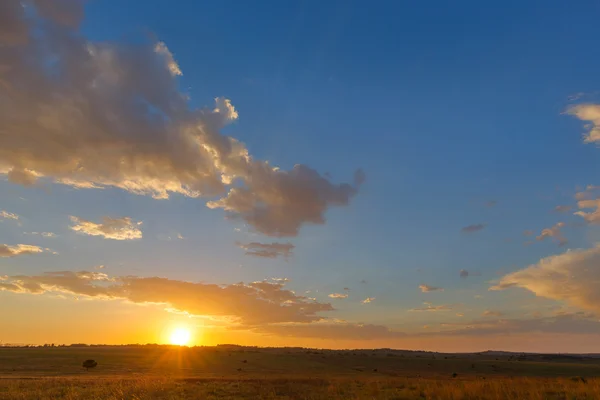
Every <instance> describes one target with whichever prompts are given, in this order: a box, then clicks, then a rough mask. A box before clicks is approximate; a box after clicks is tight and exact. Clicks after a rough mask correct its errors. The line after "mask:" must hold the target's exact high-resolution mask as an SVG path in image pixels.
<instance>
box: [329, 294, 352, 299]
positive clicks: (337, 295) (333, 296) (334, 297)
mask: <svg viewBox="0 0 600 400" xmlns="http://www.w3.org/2000/svg"><path fill="white" fill-rule="evenodd" d="M328 297H330V298H332V299H347V298H348V295H347V294H346V293H331V294H330V295H329V296H328Z"/></svg>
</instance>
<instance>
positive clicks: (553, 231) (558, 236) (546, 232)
mask: <svg viewBox="0 0 600 400" xmlns="http://www.w3.org/2000/svg"><path fill="white" fill-rule="evenodd" d="M564 226H565V223H564V222H559V223H557V224H555V225H554V226H553V227H551V228H546V229H543V230H542V232H541V233H540V234H539V236H536V240H538V241H542V240H544V239H546V238H552V239H554V240H556V241H557V242H558V245H559V246H562V245H565V244H567V242H568V241H567V239H566V238H565V237H563V236H562V233H561V231H560V230H561V228H563V227H564Z"/></svg>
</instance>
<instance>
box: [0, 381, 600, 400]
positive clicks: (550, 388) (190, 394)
mask: <svg viewBox="0 0 600 400" xmlns="http://www.w3.org/2000/svg"><path fill="white" fill-rule="evenodd" d="M0 399H3V400H4V399H6V400H34V399H35V400H55V399H65V400H74V399H86V400H88V399H89V400H93V399H102V400H104V399H107V400H117V399H119V400H121V399H131V400H141V399H165V400H166V399H169V400H178V399H306V400H313V399H314V400H316V399H390V400H391V399H395V400H400V399H406V400H410V399H449V400H476V399H490V400H499V399H535V400H542V399H578V400H579V399H590V400H591V399H600V379H587V380H581V379H579V378H572V379H569V378H491V379H417V378H414V379H407V378H393V379H360V378H358V379H349V378H345V379H301V378H299V379H161V378H158V379H155V378H139V379H120V378H98V379H89V378H36V379H4V380H0Z"/></svg>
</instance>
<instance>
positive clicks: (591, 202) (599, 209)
mask: <svg viewBox="0 0 600 400" xmlns="http://www.w3.org/2000/svg"><path fill="white" fill-rule="evenodd" d="M577 207H579V208H580V209H593V211H577V212H575V213H574V214H575V215H577V216H580V217H582V218H583V219H584V220H585V221H586V222H587V223H588V224H593V225H598V224H600V198H597V199H583V200H579V201H578V202H577Z"/></svg>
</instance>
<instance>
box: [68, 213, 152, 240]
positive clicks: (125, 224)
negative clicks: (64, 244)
mask: <svg viewBox="0 0 600 400" xmlns="http://www.w3.org/2000/svg"><path fill="white" fill-rule="evenodd" d="M71 221H72V222H73V224H74V225H73V226H71V229H72V230H74V231H75V232H80V233H83V234H86V235H90V236H102V237H104V238H105V239H114V240H134V239H141V238H142V231H141V230H140V229H139V228H138V226H140V225H141V224H142V223H141V222H133V221H132V220H131V218H130V217H121V218H110V217H103V218H102V222H101V223H99V224H97V223H95V222H92V221H87V220H85V219H82V218H79V217H73V216H72V217H71Z"/></svg>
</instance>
